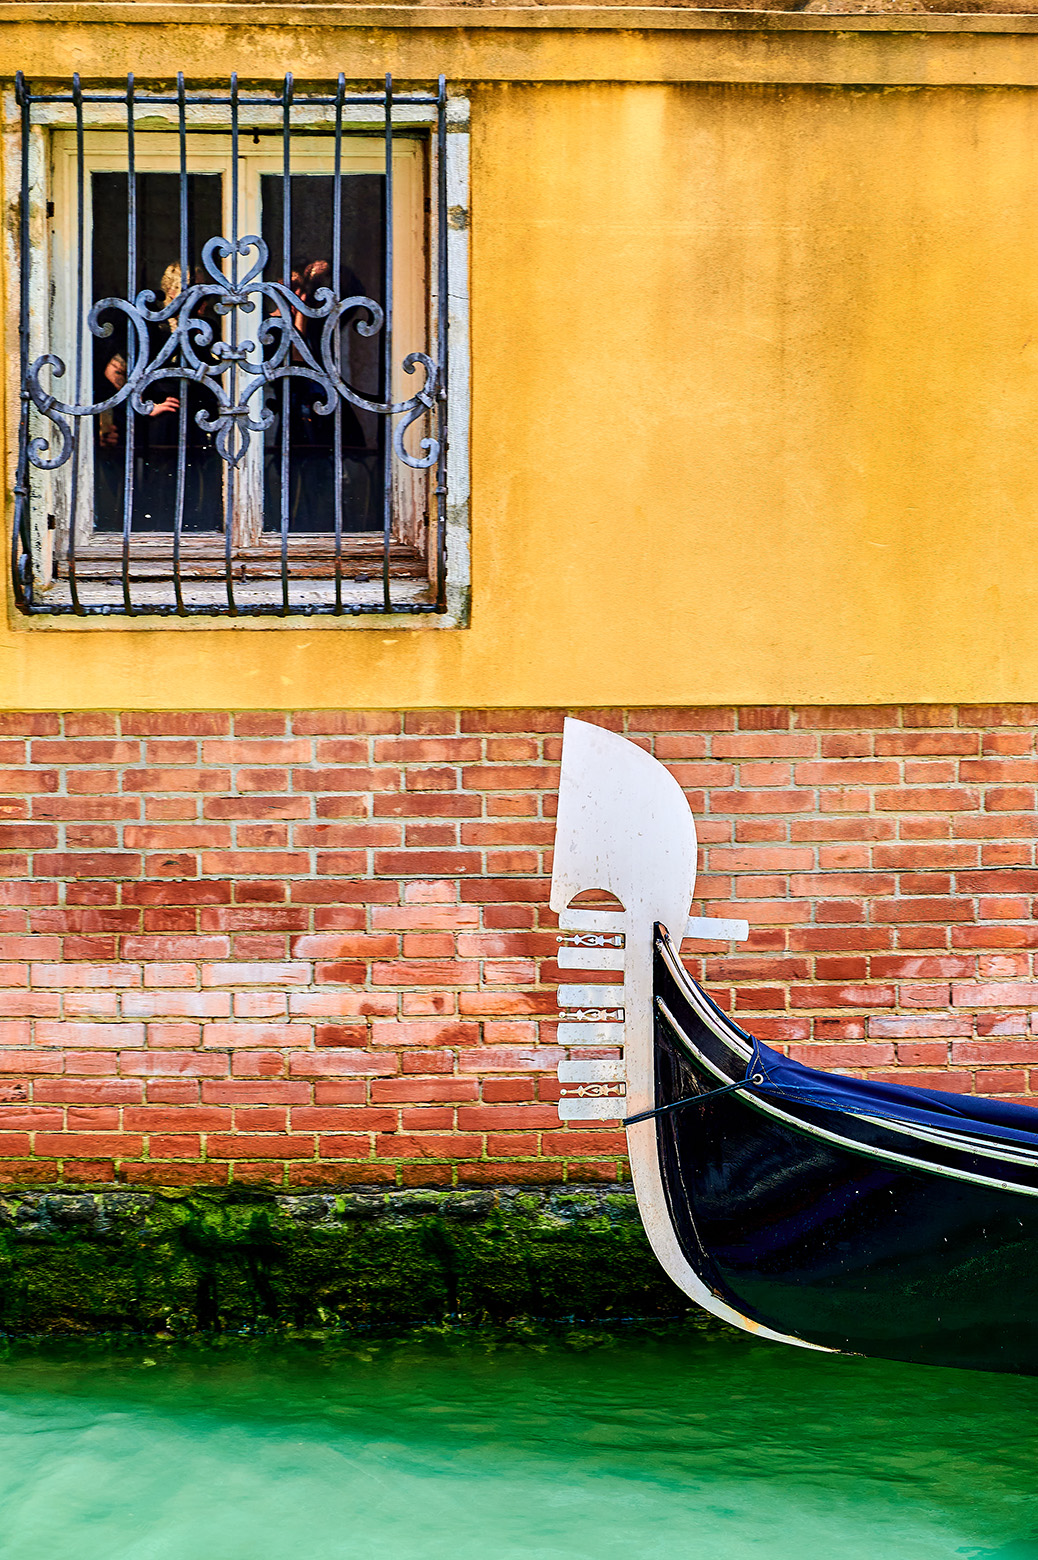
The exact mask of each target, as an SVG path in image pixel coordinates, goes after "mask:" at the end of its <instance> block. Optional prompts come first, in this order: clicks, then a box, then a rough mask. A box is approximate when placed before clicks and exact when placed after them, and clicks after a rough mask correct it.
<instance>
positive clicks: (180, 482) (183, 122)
mask: <svg viewBox="0 0 1038 1560" xmlns="http://www.w3.org/2000/svg"><path fill="white" fill-rule="evenodd" d="M177 133H178V138H179V141H180V293H181V304H180V308H178V310H177V312H176V314H175V315H173V314H171V315H170V317H169V321H168V323H169V328H170V333H171V334H172V333H173V332H174V329H175V327H174V320H175V321H176V328H178V327H179V325H180V320H181V310H182V309H183V295H184V293H185V291H186V290H187V285H188V279H187V265H188V257H187V95H186V93H185V90H184V72H183V71H182V70H178V71H177ZM171 361H172V362H175V363H177V364H178V366H180V367H182V366H183V362H184V351H183V348H182V347H181V348H180V350H179V351H178V352H175V353H174V354H173V355H172V358H171ZM176 386H177V391H178V400H179V401H180V409H179V411H178V412H177V496H176V507H175V509H174V512H173V593H174V595H175V596H176V602H177V614H178V616H180V617H183V616H184V615H185V614H184V592H183V588H182V584H181V578H180V536H181V532H182V531H183V528H184V490H185V488H186V486H187V381H186V380H184V379H178V380H177V381H176Z"/></svg>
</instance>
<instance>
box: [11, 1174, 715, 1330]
mask: <svg viewBox="0 0 1038 1560" xmlns="http://www.w3.org/2000/svg"><path fill="white" fill-rule="evenodd" d="M687 1309H688V1302H687V1300H686V1299H685V1297H684V1296H683V1295H682V1294H681V1293H680V1292H679V1291H678V1290H677V1289H676V1288H675V1287H674V1286H673V1285H672V1284H671V1283H670V1282H669V1280H668V1279H667V1278H666V1277H665V1276H664V1275H663V1273H662V1272H661V1270H660V1269H659V1267H658V1265H657V1264H656V1262H655V1260H654V1258H653V1256H652V1253H651V1251H650V1250H649V1246H648V1243H647V1241H646V1239H645V1236H644V1233H643V1231H642V1227H641V1223H640V1220H639V1217H638V1211H637V1206H636V1204H635V1200H634V1193H633V1190H631V1189H630V1188H625V1187H612V1188H608V1189H606V1188H603V1187H600V1186H588V1187H582V1186H571V1185H567V1186H565V1187H556V1188H544V1189H537V1190H531V1189H528V1188H521V1189H520V1188H511V1187H502V1188H497V1189H495V1190H492V1191H491V1190H472V1191H466V1190H454V1191H449V1192H447V1191H424V1190H414V1191H384V1190H376V1189H371V1190H368V1189H361V1188H357V1187H352V1188H350V1189H348V1190H342V1191H333V1190H322V1191H320V1192H310V1193H301V1194H298V1195H288V1194H282V1193H276V1192H263V1191H260V1190H257V1189H253V1188H247V1189H246V1188H240V1189H235V1188H230V1189H226V1190H221V1191H212V1190H175V1191H158V1190H156V1191H146V1192H145V1191H129V1190H124V1189H122V1188H119V1187H113V1188H110V1189H108V1188H106V1189H98V1188H92V1189H90V1190H89V1191H74V1190H69V1189H68V1188H67V1187H66V1188H63V1189H61V1190H48V1189H43V1188H39V1187H37V1188H34V1189H32V1190H25V1191H18V1190H10V1189H9V1190H6V1191H4V1192H2V1193H0V1334H2V1335H6V1336H7V1337H12V1338H15V1337H25V1336H33V1335H46V1334H90V1333H113V1332H133V1333H139V1334H151V1335H162V1334H167V1335H171V1336H174V1337H178V1336H186V1335H189V1334H192V1333H202V1332H220V1331H236V1332H241V1331H249V1330H256V1331H266V1330H270V1329H279V1328H283V1329H288V1330H292V1329H299V1328H303V1329H306V1328H324V1329H336V1328H338V1329H357V1328H364V1329H380V1330H381V1329H400V1328H407V1327H415V1326H424V1325H428V1324H431V1323H439V1322H443V1321H452V1322H455V1323H461V1324H463V1325H465V1324H471V1325H482V1324H485V1323H487V1322H503V1321H507V1320H510V1319H513V1318H516V1317H529V1318H534V1319H538V1320H541V1321H546V1322H558V1321H569V1320H575V1321H602V1322H608V1321H620V1320H625V1319H632V1318H674V1317H679V1316H682V1315H684V1313H685V1312H686V1311H687Z"/></svg>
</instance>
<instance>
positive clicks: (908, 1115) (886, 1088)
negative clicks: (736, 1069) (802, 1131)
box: [711, 1004, 1038, 1152]
mask: <svg viewBox="0 0 1038 1560" xmlns="http://www.w3.org/2000/svg"><path fill="white" fill-rule="evenodd" d="M711 1005H712V1006H713V1005H714V1004H711ZM746 1038H747V1039H750V1040H752V1041H753V1055H752V1056H751V1058H750V1061H749V1065H748V1066H747V1069H746V1081H747V1084H748V1085H749V1087H750V1088H751V1089H754V1090H759V1091H760V1092H761V1093H762V1094H766V1095H767V1096H768V1097H769V1098H771V1099H784V1100H788V1101H789V1102H790V1103H791V1104H796V1105H812V1106H816V1107H818V1108H820V1109H822V1110H837V1111H842V1112H844V1113H845V1114H850V1115H853V1116H882V1117H885V1118H886V1119H887V1120H888V1121H901V1122H905V1123H908V1124H911V1125H914V1126H920V1127H937V1128H938V1129H940V1130H941V1131H943V1132H968V1133H971V1134H972V1135H973V1136H975V1137H981V1138H989V1139H991V1140H992V1141H993V1142H996V1143H1000V1142H1001V1143H1005V1144H1007V1145H1009V1144H1011V1143H1022V1144H1024V1145H1025V1146H1026V1147H1028V1148H1032V1149H1034V1150H1035V1151H1036V1152H1038V1111H1036V1110H1035V1108H1034V1106H1032V1105H1014V1104H1013V1103H1012V1102H1011V1101H1009V1100H994V1099H988V1098H987V1097H986V1096H984V1095H982V1094H951V1093H945V1092H944V1091H943V1090H939V1089H917V1088H913V1087H910V1086H908V1085H906V1084H899V1083H879V1082H874V1081H873V1080H872V1079H866V1078H845V1077H842V1076H841V1075H840V1074H839V1073H827V1072H819V1071H818V1070H817V1069H816V1068H814V1067H805V1066H803V1065H802V1063H800V1062H794V1061H791V1060H790V1059H789V1058H788V1057H786V1056H782V1055H780V1054H779V1052H778V1051H773V1050H772V1049H771V1047H770V1046H767V1045H764V1044H763V1042H762V1041H760V1040H758V1039H756V1038H755V1037H754V1036H752V1035H747V1036H746ZM758 1079H761V1080H762V1081H760V1082H758V1081H757V1080H758Z"/></svg>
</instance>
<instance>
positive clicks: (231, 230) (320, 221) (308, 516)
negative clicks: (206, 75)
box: [13, 76, 466, 622]
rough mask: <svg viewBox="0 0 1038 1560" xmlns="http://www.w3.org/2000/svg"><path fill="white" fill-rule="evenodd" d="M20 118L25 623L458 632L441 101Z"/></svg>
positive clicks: (24, 96) (288, 102) (212, 101)
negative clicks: (437, 626)
mask: <svg viewBox="0 0 1038 1560" xmlns="http://www.w3.org/2000/svg"><path fill="white" fill-rule="evenodd" d="M18 99H19V103H20V106H21V142H22V145H21V155H22V190H21V210H20V238H21V242H20V264H21V332H22V364H21V371H22V417H21V429H20V442H19V462H18V479H17V484H16V510H15V527H14V556H13V567H14V589H15V597H16V601H17V604H18V606H19V607H20V609H21V610H22V611H23V612H25V613H27V614H30V615H33V616H36V615H42V616H45V617H46V616H53V615H55V614H58V615H69V614H75V615H80V616H87V617H89V616H96V615H99V614H100V615H129V616H137V615H148V614H156V613H158V614H162V615H179V616H182V617H192V616H220V617H227V616H233V617H260V618H263V617H268V618H274V617H279V616H280V617H285V616H294V615H297V614H303V615H308V616H309V615H313V614H318V615H332V616H336V615H337V616H354V617H363V616H365V615H368V614H385V613H394V614H395V613H402V614H410V615H421V614H426V613H431V614H439V615H441V620H442V619H443V618H444V617H446V618H449V619H450V620H451V621H452V622H453V621H457V620H458V618H459V614H458V612H457V611H456V610H452V609H453V608H454V603H455V602H456V601H458V600H460V599H461V591H462V589H463V583H464V582H463V581H462V580H461V579H460V577H459V578H454V577H451V576H453V575H455V574H460V569H461V567H462V566H463V560H464V549H460V550H459V559H458V564H459V568H458V570H453V569H452V568H451V567H450V562H451V560H450V559H449V557H448V504H447V496H448V485H449V483H448V476H449V468H448V442H449V435H450V432H451V428H452V426H453V415H454V414H453V410H452V413H451V419H450V420H449V418H448V353H447V347H448V319H449V308H448V300H449V293H450V288H449V283H448V274H449V272H450V271H452V269H453V270H457V269H458V267H457V266H454V267H453V268H452V266H451V259H452V255H457V256H458V257H459V259H461V255H460V247H459V242H458V241H459V239H463V238H464V237H465V233H464V229H465V226H466V223H465V221H464V220H459V219H458V216H457V213H458V212H462V213H463V212H464V208H465V193H464V190H463V187H462V184H461V179H462V176H463V172H464V158H463V157H458V156H457V155H456V156H455V157H454V164H455V172H454V174H453V183H454V184H455V185H456V186H457V187H456V188H455V189H451V190H449V189H448V186H449V184H450V183H451V182H452V175H451V172H450V168H451V163H452V158H451V156H450V153H449V141H450V140H453V139H454V137H453V135H452V136H451V137H449V136H448V129H450V130H451V131H454V130H455V127H456V126H457V125H458V124H463V123H464V120H463V118H462V116H461V115H460V114H458V113H457V112H455V113H454V114H452V115H449V114H448V109H449V107H450V108H454V106H455V105H454V104H453V103H451V104H450V105H449V104H448V99H447V94H446V89H445V85H444V83H443V80H442V78H441V81H440V83H439V87H438V89H437V90H436V91H435V92H421V91H409V92H405V93H401V92H398V91H394V89H393V86H392V83H391V81H390V79H389V78H388V77H387V78H386V83H385V88H384V90H381V91H378V92H371V91H367V92H362V91H352V90H347V86H346V83H345V81H344V79H343V78H342V77H341V76H340V78H339V80H338V82H337V83H336V84H333V85H332V86H331V87H329V88H326V89H324V90H320V89H316V90H309V91H306V92H302V91H297V90H296V89H295V87H294V84H293V81H292V78H291V77H287V78H286V80H285V83H284V85H283V87H282V88H281V89H280V90H278V91H274V90H270V89H263V88H259V89H246V88H243V87H240V86H239V84H238V81H237V78H232V80H231V82H230V85H229V87H227V86H225V87H223V88H210V87H204V86H203V87H200V88H191V89H188V88H187V86H186V85H185V83H184V80H183V77H178V79H177V85H176V88H175V90H163V89H161V88H154V89H143V90H142V89H141V88H139V87H138V86H137V85H136V84H135V83H134V81H133V78H132V77H131V78H130V79H129V80H128V82H127V84H126V86H125V88H119V89H118V90H113V89H103V90H97V91H94V90H87V89H84V88H83V87H82V86H81V84H80V82H79V78H78V77H76V78H74V79H73V83H72V86H71V88H70V89H69V90H68V91H57V92H45V93H39V94H37V93H34V92H33V91H32V90H31V89H30V88H29V86H28V85H27V84H26V83H25V81H24V79H23V78H21V77H19V80H18ZM448 210H450V212H451V222H450V224H448ZM461 269H462V271H463V269H464V266H463V262H462V264H461ZM457 327H458V328H455V322H454V321H452V322H451V328H452V343H453V342H454V341H455V340H457V341H461V338H462V337H463V326H462V323H461V321H460V319H459V320H458V321H457ZM458 381H459V376H458V374H457V373H456V372H455V373H454V375H453V382H455V383H457V382H458ZM463 389H464V386H463V385H462V391H463ZM451 399H452V400H453V395H452V398H451ZM459 399H460V400H464V394H463V393H462V394H461V395H460V396H459ZM464 442H465V441H464V438H462V439H460V441H459V443H460V445H461V446H464ZM454 470H457V462H456V461H455V462H454ZM461 485H463V484H461ZM455 518H456V517H455ZM452 587H453V589H452ZM450 598H453V600H452V599H450Z"/></svg>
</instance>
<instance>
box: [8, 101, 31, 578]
mask: <svg viewBox="0 0 1038 1560" xmlns="http://www.w3.org/2000/svg"><path fill="white" fill-rule="evenodd" d="M15 95H16V97H17V100H18V106H19V108H20V109H21V121H22V180H21V197H20V205H19V209H18V250H19V252H18V390H19V395H20V398H21V412H20V415H19V418H18V475H17V478H16V480H15V487H14V492H15V510H14V523H13V525H12V527H11V576H12V583H13V586H14V595H15V600H16V602H17V603H18V605H19V606H21V605H22V604H23V603H25V604H26V605H28V604H29V602H31V599H32V565H33V557H32V530H31V526H30V524H29V389H28V377H29V256H30V253H31V250H30V247H29V130H30V118H31V102H32V97H31V93H30V91H29V88H28V87H27V86H26V84H25V77H24V76H23V75H22V73H21V71H19V72H18V74H17V76H16V77H15ZM19 547H20V548H21V553H19ZM23 559H24V560H25V561H26V567H27V569H28V582H29V587H28V591H26V588H25V585H24V583H23V578H22V563H23ZM27 597H28V600H27V599H26V598H27Z"/></svg>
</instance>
